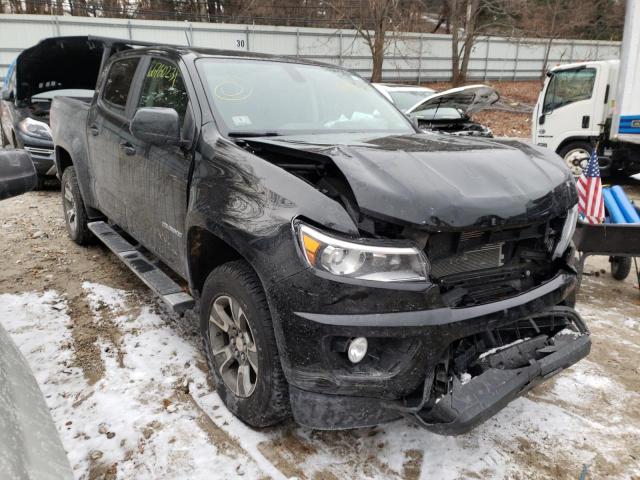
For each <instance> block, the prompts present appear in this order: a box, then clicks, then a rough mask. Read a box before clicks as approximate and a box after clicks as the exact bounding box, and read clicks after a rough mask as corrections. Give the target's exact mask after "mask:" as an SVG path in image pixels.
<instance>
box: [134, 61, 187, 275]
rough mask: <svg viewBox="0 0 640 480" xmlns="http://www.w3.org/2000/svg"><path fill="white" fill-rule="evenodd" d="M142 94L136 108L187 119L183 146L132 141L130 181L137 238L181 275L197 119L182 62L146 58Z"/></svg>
mask: <svg viewBox="0 0 640 480" xmlns="http://www.w3.org/2000/svg"><path fill="white" fill-rule="evenodd" d="M142 72H143V73H142V74H141V76H140V81H139V82H138V83H139V85H138V88H139V94H137V95H136V104H135V107H134V108H133V109H132V110H133V111H132V114H133V115H135V110H137V109H138V108H145V107H150V108H153V107H162V108H173V109H174V110H176V111H177V112H178V115H179V117H180V121H181V137H182V138H183V139H184V140H185V141H184V144H185V145H187V146H184V145H183V146H180V145H151V144H148V143H146V142H144V141H142V140H140V139H138V138H136V137H134V136H133V135H132V134H130V133H129V134H128V137H127V139H126V140H127V142H128V143H130V145H131V147H132V149H133V150H132V151H130V154H129V155H128V156H126V165H125V177H126V179H127V181H128V182H129V187H128V188H127V202H128V204H129V205H130V209H129V218H128V221H127V223H128V224H129V225H131V228H132V232H131V234H132V235H133V236H134V237H136V238H137V239H138V240H139V241H140V242H141V243H142V244H143V245H144V246H145V247H147V248H148V249H150V250H151V251H153V252H154V253H155V254H156V255H158V256H159V257H160V258H162V260H163V261H164V262H165V263H167V264H168V265H169V266H171V267H172V268H173V269H174V270H176V271H177V272H179V273H185V266H184V265H183V259H184V258H183V257H184V245H185V242H186V232H185V231H184V227H185V220H186V211H187V197H188V192H187V189H188V177H189V168H190V163H191V157H192V148H191V147H190V146H188V145H190V143H191V144H192V143H193V141H192V140H193V136H194V131H195V128H194V120H193V114H192V107H191V105H190V102H189V93H188V92H187V88H186V87H185V82H184V75H183V73H182V72H181V70H180V68H179V65H178V63H176V62H174V61H173V60H170V59H167V58H158V57H150V58H148V59H146V60H145V64H144V66H143V69H142Z"/></svg>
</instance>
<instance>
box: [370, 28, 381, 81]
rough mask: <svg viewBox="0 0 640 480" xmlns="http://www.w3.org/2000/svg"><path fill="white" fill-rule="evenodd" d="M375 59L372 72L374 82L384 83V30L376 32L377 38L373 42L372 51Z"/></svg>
mask: <svg viewBox="0 0 640 480" xmlns="http://www.w3.org/2000/svg"><path fill="white" fill-rule="evenodd" d="M371 57H372V59H373V71H372V72H371V81H372V82H381V81H382V64H383V63H384V30H383V31H382V32H376V38H375V39H374V40H373V49H372V50H371Z"/></svg>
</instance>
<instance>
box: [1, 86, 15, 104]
mask: <svg viewBox="0 0 640 480" xmlns="http://www.w3.org/2000/svg"><path fill="white" fill-rule="evenodd" d="M2 100H4V101H5V102H10V101H11V100H13V92H11V91H9V89H8V88H3V89H2Z"/></svg>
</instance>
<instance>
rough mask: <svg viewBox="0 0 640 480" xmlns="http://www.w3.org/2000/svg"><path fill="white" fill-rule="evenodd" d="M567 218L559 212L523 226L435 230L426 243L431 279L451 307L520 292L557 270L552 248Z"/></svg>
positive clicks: (476, 303) (506, 296)
mask: <svg viewBox="0 0 640 480" xmlns="http://www.w3.org/2000/svg"><path fill="white" fill-rule="evenodd" d="M562 224H563V219H562V218H558V219H553V220H551V221H549V222H547V223H538V224H535V225H528V226H524V227H516V228H504V229H500V230H476V231H466V232H440V233H434V234H431V235H430V236H429V239H428V240H427V245H426V248H425V253H426V254H427V257H428V258H429V261H430V262H431V273H430V276H431V279H432V281H433V282H434V283H436V284H438V285H439V286H440V292H441V295H442V299H443V301H444V302H445V303H446V304H448V305H450V306H452V307H462V306H470V305H478V304H483V303H487V302H493V301H497V300H500V299H503V298H508V297H510V296H513V295H517V294H518V293H519V292H522V291H525V290H528V289H530V288H532V287H535V286H536V285H539V284H540V283H542V282H544V281H546V280H548V279H549V278H550V277H551V276H552V275H553V274H554V272H555V267H554V266H553V265H554V264H553V262H552V261H551V252H552V251H553V247H554V245H555V240H556V238H557V235H558V233H559V231H560V230H561V228H562Z"/></svg>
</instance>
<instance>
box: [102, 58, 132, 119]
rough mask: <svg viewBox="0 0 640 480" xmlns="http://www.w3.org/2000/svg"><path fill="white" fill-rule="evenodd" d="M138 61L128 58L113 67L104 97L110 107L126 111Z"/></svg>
mask: <svg viewBox="0 0 640 480" xmlns="http://www.w3.org/2000/svg"><path fill="white" fill-rule="evenodd" d="M138 61H139V59H138V58H126V59H123V60H119V61H117V62H114V63H113V65H111V69H110V70H109V76H108V77H107V83H106V84H105V86H104V94H103V97H102V98H103V99H104V100H105V101H106V102H107V103H108V104H109V105H110V106H112V107H116V108H117V109H119V110H124V107H125V105H126V104H127V96H128V95H129V89H130V88H131V82H132V81H133V76H134V75H135V73H136V67H137V66H138Z"/></svg>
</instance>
